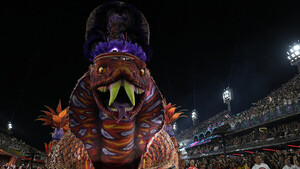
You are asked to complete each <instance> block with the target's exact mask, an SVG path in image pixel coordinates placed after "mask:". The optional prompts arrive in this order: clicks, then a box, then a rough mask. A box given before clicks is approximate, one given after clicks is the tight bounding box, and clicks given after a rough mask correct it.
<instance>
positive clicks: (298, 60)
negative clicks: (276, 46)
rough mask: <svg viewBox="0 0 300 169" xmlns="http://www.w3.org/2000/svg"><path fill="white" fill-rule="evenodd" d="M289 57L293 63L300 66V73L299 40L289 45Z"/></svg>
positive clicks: (299, 70) (299, 68) (299, 69)
mask: <svg viewBox="0 0 300 169" xmlns="http://www.w3.org/2000/svg"><path fill="white" fill-rule="evenodd" d="M287 56H288V57H287V58H288V59H289V60H290V63H291V65H292V66H293V65H295V66H297V67H298V72H299V73H300V57H299V56H300V41H299V40H298V41H297V42H295V43H294V44H293V45H290V46H289V51H288V52H287Z"/></svg>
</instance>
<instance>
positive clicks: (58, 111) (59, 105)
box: [56, 99, 61, 113]
mask: <svg viewBox="0 0 300 169" xmlns="http://www.w3.org/2000/svg"><path fill="white" fill-rule="evenodd" d="M56 112H57V113H60V112H61V102H60V99H59V101H58V106H57V108H56Z"/></svg>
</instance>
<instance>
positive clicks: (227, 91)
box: [223, 87, 233, 112]
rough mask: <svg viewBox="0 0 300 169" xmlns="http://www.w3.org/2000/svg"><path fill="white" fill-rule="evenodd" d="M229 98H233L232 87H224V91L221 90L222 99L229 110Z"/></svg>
mask: <svg viewBox="0 0 300 169" xmlns="http://www.w3.org/2000/svg"><path fill="white" fill-rule="evenodd" d="M231 100H233V93H232V89H230V88H229V87H227V88H226V89H224V92H223V101H224V103H225V104H227V106H228V111H229V112H231V107H230V102H231Z"/></svg>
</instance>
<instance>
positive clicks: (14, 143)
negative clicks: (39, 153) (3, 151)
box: [0, 132, 31, 154]
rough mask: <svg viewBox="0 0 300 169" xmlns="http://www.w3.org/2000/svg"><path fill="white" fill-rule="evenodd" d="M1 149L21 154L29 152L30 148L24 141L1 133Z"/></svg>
mask: <svg viewBox="0 0 300 169" xmlns="http://www.w3.org/2000/svg"><path fill="white" fill-rule="evenodd" d="M0 147H4V148H8V147H10V148H13V149H15V150H17V151H19V152H21V153H22V154H23V153H26V152H29V150H30V148H31V147H30V146H29V145H27V144H26V143H25V142H23V141H22V140H18V139H16V138H15V137H12V136H9V135H7V134H5V133H1V132H0Z"/></svg>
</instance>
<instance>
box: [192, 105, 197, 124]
mask: <svg viewBox="0 0 300 169" xmlns="http://www.w3.org/2000/svg"><path fill="white" fill-rule="evenodd" d="M196 119H197V110H196V109H194V110H193V111H192V120H193V125H195V124H196Z"/></svg>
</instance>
